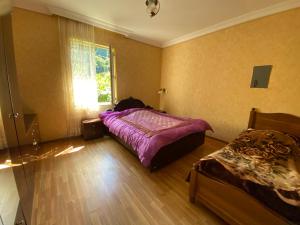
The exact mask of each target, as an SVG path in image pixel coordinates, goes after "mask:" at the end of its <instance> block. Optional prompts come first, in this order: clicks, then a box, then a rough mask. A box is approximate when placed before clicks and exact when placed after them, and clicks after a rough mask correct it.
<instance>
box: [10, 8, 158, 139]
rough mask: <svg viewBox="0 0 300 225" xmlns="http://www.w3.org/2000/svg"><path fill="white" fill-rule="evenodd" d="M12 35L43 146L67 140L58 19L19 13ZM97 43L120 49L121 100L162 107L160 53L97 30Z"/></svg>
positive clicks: (24, 93) (25, 100) (23, 86)
mask: <svg viewBox="0 0 300 225" xmlns="http://www.w3.org/2000/svg"><path fill="white" fill-rule="evenodd" d="M13 32H14V44H15V55H16V64H17V76H18V82H19V88H20V93H21V97H22V100H23V104H24V111H25V112H35V113H37V114H38V116H39V122H40V131H41V137H42V140H43V141H47V140H53V139H57V138H63V137H65V135H66V122H65V121H66V119H65V111H64V107H63V106H64V102H63V88H62V79H61V68H60V51H59V39H58V38H59V35H58V22H57V17H55V16H47V15H42V14H39V13H35V12H31V11H27V10H23V9H18V8H15V9H14V11H13ZM96 42H97V43H98V44H106V45H109V44H111V45H112V46H113V47H114V48H115V49H116V57H117V58H116V61H117V75H118V96H119V98H124V97H128V96H134V97H137V98H140V99H142V100H143V101H144V102H145V103H146V104H149V105H152V106H154V107H158V105H159V96H158V95H157V90H158V89H159V87H160V72H161V65H160V64H161V49H160V48H156V47H152V46H149V45H146V44H142V43H140V42H137V41H133V40H130V39H127V38H125V37H123V36H121V35H119V34H116V33H113V32H109V31H105V30H102V29H96Z"/></svg>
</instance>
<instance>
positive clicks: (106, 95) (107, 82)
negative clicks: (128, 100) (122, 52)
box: [95, 47, 112, 103]
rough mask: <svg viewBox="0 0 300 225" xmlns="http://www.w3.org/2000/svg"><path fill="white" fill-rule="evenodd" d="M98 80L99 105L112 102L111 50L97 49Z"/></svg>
mask: <svg viewBox="0 0 300 225" xmlns="http://www.w3.org/2000/svg"><path fill="white" fill-rule="evenodd" d="M95 51H96V80H97V92H98V102H99V103H110V102H111V98H112V97H111V74H110V55H109V49H108V48H105V47H96V50H95Z"/></svg>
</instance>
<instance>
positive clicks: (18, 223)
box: [15, 220, 26, 225]
mask: <svg viewBox="0 0 300 225" xmlns="http://www.w3.org/2000/svg"><path fill="white" fill-rule="evenodd" d="M15 225H26V223H25V221H24V220H20V221H18V222H16V223H15Z"/></svg>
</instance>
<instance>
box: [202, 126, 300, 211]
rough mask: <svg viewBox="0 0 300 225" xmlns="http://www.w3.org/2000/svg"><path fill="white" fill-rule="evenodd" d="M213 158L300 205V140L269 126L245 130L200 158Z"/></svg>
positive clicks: (282, 198)
mask: <svg viewBox="0 0 300 225" xmlns="http://www.w3.org/2000/svg"><path fill="white" fill-rule="evenodd" d="M208 160H215V161H217V162H218V163H220V164H221V165H222V166H223V167H224V168H225V169H226V170H227V171H229V172H230V173H231V174H233V175H234V176H235V177H238V178H239V179H241V180H244V181H251V182H253V183H255V184H259V185H262V186H264V187H268V188H269V189H271V190H272V191H274V192H275V193H276V195H277V196H278V197H279V198H280V199H281V200H282V201H284V202H285V203H287V204H289V205H291V206H293V207H296V208H297V209H300V208H298V207H300V142H299V139H298V138H297V137H292V136H289V135H287V134H283V133H280V132H277V131H271V130H253V129H251V130H247V131H244V132H242V133H241V134H240V135H239V137H238V138H237V139H235V140H234V141H233V142H231V143H230V144H228V145H227V146H226V147H224V148H223V149H221V150H219V151H216V152H214V153H212V154H210V155H208V156H206V157H204V158H202V159H201V160H200V162H199V170H200V171H201V166H202V167H204V164H205V163H204V162H207V161H208Z"/></svg>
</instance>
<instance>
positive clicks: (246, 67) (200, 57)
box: [161, 8, 300, 140]
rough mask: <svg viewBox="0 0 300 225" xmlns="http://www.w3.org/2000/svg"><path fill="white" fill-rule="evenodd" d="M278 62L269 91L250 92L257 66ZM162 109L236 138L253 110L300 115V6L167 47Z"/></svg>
mask: <svg viewBox="0 0 300 225" xmlns="http://www.w3.org/2000/svg"><path fill="white" fill-rule="evenodd" d="M266 64H272V65H273V66H274V67H273V71H272V74H271V78H270V83H269V88H268V89H250V88H249V85H250V81H251V75H252V69H253V66H254V65H266ZM161 76H162V80H161V82H162V85H161V86H162V87H165V88H166V89H167V94H166V95H165V96H164V97H163V98H161V107H163V108H164V109H166V110H167V111H168V112H170V113H173V114H177V115H182V116H191V117H201V118H204V119H205V120H207V121H208V122H209V123H210V124H211V125H212V127H213V128H214V130H215V133H214V134H211V133H210V134H209V135H212V136H215V137H217V138H220V139H224V140H231V139H232V138H234V137H235V136H236V135H237V134H238V133H239V132H240V131H241V130H242V129H245V128H246V127H247V122H248V117H249V111H250V109H251V108H252V107H256V108H258V109H260V110H261V111H264V112H286V113H291V114H295V115H298V116H300V100H299V99H300V8H298V9H294V10H290V11H287V12H283V13H280V14H276V15H273V16H268V17H265V18H262V19H259V20H255V21H252V22H248V23H244V24H241V25H237V26H234V27H231V28H228V29H225V30H222V31H218V32H215V33H211V34H209V35H206V36H202V37H199V38H196V39H193V40H190V41H187V42H184V43H181V44H177V45H175V46H171V47H168V48H165V49H164V50H163V55H162V75H161Z"/></svg>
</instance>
